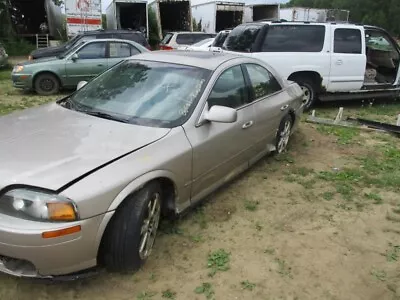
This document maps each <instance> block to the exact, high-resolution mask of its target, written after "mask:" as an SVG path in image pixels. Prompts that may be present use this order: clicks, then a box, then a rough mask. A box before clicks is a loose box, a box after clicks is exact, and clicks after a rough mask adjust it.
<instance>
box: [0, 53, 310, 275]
mask: <svg viewBox="0 0 400 300" xmlns="http://www.w3.org/2000/svg"><path fill="white" fill-rule="evenodd" d="M79 88H80V89H78V90H77V91H76V92H75V93H73V94H72V95H70V96H68V97H65V98H63V99H61V100H59V101H57V102H54V103H50V104H46V105H43V106H41V107H37V108H30V109H27V110H24V111H21V112H16V113H13V114H10V115H7V116H4V117H1V118H0V128H1V129H2V130H1V131H0V141H1V142H0V271H2V272H5V273H8V274H11V275H16V276H30V277H52V276H56V275H63V274H64V275H65V274H70V273H74V272H77V271H81V270H86V269H90V268H92V267H95V266H104V267H105V268H106V269H108V270H115V271H133V270H136V269H138V268H139V267H140V266H141V265H142V264H143V263H144V262H145V260H146V259H147V258H148V257H149V255H150V253H151V250H152V247H153V244H154V241H155V237H156V232H157V227H158V224H159V220H160V217H161V216H162V215H165V216H168V215H170V214H179V213H181V212H182V211H184V210H185V209H187V208H188V207H190V206H192V205H194V204H195V203H197V202H198V201H200V200H201V199H203V198H204V197H205V196H206V195H208V194H210V193H211V192H213V191H214V190H215V189H217V188H218V187H219V186H221V185H223V184H224V183H226V182H227V181H229V180H231V179H232V178H233V177H235V176H236V175H238V174H239V173H241V172H243V171H244V170H246V169H248V168H249V167H250V166H251V165H252V164H254V163H255V162H256V161H257V160H258V159H260V158H261V157H263V156H264V155H265V154H266V153H268V152H270V151H274V150H276V151H277V152H283V151H285V149H286V146H287V144H288V141H289V137H290V135H291V133H292V132H293V131H294V129H295V128H296V126H297V124H298V122H299V120H300V117H301V114H302V111H303V104H302V100H301V99H302V91H301V89H300V87H299V86H298V85H297V84H296V83H294V82H287V81H286V80H284V79H282V78H281V77H279V76H278V74H277V73H276V72H275V71H274V70H273V69H271V68H270V67H269V66H268V65H266V64H265V63H263V62H261V61H258V60H255V59H252V58H246V57H240V56H235V55H230V54H215V53H212V52H195V51H190V52H184V51H171V52H170V51H158V52H153V53H144V54H139V55H137V56H135V57H133V58H130V59H128V60H126V61H123V62H121V63H120V64H118V65H116V66H114V67H113V68H111V69H110V70H108V71H106V72H104V73H103V74H101V75H100V76H98V77H96V78H95V79H93V80H92V81H91V82H89V83H87V84H86V85H84V84H80V85H79Z"/></svg>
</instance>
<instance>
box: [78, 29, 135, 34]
mask: <svg viewBox="0 0 400 300" xmlns="http://www.w3.org/2000/svg"><path fill="white" fill-rule="evenodd" d="M103 33H104V34H107V33H140V34H143V33H142V32H140V31H137V30H122V29H99V30H90V31H83V32H80V33H79V34H82V35H96V34H103Z"/></svg>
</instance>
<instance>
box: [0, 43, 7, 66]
mask: <svg viewBox="0 0 400 300" xmlns="http://www.w3.org/2000/svg"><path fill="white" fill-rule="evenodd" d="M7 64H8V54H7V52H6V49H5V48H4V46H3V45H2V44H1V43H0V68H2V67H4V66H7Z"/></svg>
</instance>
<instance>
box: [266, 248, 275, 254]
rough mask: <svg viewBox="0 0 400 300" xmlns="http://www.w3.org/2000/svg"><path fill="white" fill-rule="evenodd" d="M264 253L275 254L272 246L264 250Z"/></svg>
mask: <svg viewBox="0 0 400 300" xmlns="http://www.w3.org/2000/svg"><path fill="white" fill-rule="evenodd" d="M264 253H266V254H269V255H273V254H275V249H274V248H267V249H265V250H264Z"/></svg>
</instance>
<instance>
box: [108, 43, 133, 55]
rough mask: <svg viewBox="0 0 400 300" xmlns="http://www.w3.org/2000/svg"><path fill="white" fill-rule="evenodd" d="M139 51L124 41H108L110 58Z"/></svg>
mask: <svg viewBox="0 0 400 300" xmlns="http://www.w3.org/2000/svg"><path fill="white" fill-rule="evenodd" d="M138 53H139V51H138V50H137V49H136V48H135V47H133V46H131V45H129V44H126V43H110V58H123V57H129V56H132V55H135V54H138Z"/></svg>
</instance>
